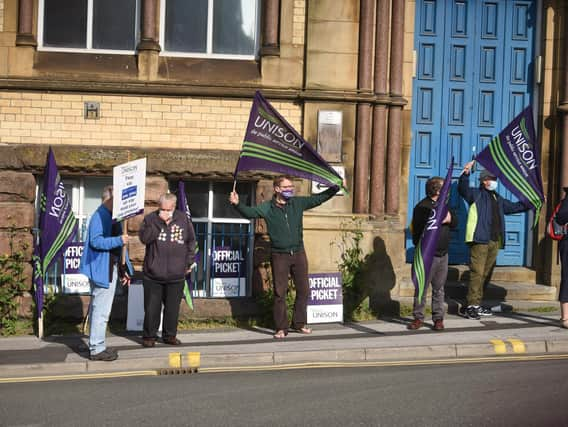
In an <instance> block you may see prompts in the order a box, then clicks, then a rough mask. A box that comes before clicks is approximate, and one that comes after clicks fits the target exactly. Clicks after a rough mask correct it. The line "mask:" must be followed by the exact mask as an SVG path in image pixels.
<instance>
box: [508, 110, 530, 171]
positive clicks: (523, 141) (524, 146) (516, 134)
mask: <svg viewBox="0 0 568 427" xmlns="http://www.w3.org/2000/svg"><path fill="white" fill-rule="evenodd" d="M524 123H525V121H524V120H522V121H521V124H520V126H516V127H515V128H513V130H512V132H511V135H512V136H513V143H514V144H515V146H516V147H517V149H518V150H519V153H520V155H521V159H522V160H523V163H524V164H525V166H526V167H527V168H529V170H533V169H535V168H536V159H535V155H534V151H533V147H532V145H531V144H530V143H529V142H528V141H527V137H526V135H525V132H523V130H522V129H521V127H524Z"/></svg>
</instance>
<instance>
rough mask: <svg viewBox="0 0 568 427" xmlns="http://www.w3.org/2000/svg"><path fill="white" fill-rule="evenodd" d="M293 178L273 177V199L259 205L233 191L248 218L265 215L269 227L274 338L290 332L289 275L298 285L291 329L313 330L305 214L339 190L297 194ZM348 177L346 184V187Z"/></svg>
mask: <svg viewBox="0 0 568 427" xmlns="http://www.w3.org/2000/svg"><path fill="white" fill-rule="evenodd" d="M292 179H293V178H292V177H290V176H287V175H281V176H278V177H276V178H275V179H274V182H273V186H274V196H273V197H272V200H269V201H266V202H263V203H261V204H260V205H258V206H256V207H250V206H245V205H243V204H240V203H239V195H238V194H237V193H236V192H235V191H233V192H232V193H231V194H230V197H229V201H230V202H231V204H232V205H233V206H235V208H236V209H237V210H238V211H239V212H240V214H241V215H243V216H244V217H245V218H263V219H264V220H265V221H266V225H267V227H268V235H269V236H270V242H271V252H272V277H273V281H274V283H273V286H274V309H273V310H274V324H275V326H276V333H275V334H274V338H277V339H281V338H284V337H285V336H286V335H288V313H287V308H286V293H287V291H288V275H290V276H291V277H292V280H293V281H294V284H295V286H296V301H295V302H294V314H293V318H292V329H294V330H296V331H297V332H299V333H302V334H310V333H312V330H311V329H310V328H308V327H307V326H306V322H307V309H306V307H307V303H308V288H309V285H308V260H307V257H306V252H305V251H304V240H303V222H302V220H303V215H304V211H305V210H308V209H311V208H314V207H316V206H319V205H321V204H322V203H323V202H325V201H326V200H329V199H330V198H332V197H333V196H334V195H335V193H337V192H338V191H339V187H331V188H329V189H327V190H326V191H324V192H323V193H320V194H316V195H313V196H309V197H294V183H293V182H292ZM345 185H346V184H345V180H344V182H343V186H344V187H345Z"/></svg>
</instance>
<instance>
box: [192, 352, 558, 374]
mask: <svg viewBox="0 0 568 427" xmlns="http://www.w3.org/2000/svg"><path fill="white" fill-rule="evenodd" d="M564 359H568V354H554V355H552V354H550V355H548V354H547V355H537V356H506V357H495V356H490V357H475V358H474V357H471V358H463V359H432V360H407V361H392V362H380V361H376V362H321V363H294V364H285V365H264V366H235V367H219V368H201V369H200V370H199V372H201V373H208V372H209V373H222V372H249V371H251V372H252V371H279V370H293V369H312V368H315V369H317V368H366V367H390V366H393V367H396V366H425V365H458V364H462V363H495V362H525V361H540V360H564Z"/></svg>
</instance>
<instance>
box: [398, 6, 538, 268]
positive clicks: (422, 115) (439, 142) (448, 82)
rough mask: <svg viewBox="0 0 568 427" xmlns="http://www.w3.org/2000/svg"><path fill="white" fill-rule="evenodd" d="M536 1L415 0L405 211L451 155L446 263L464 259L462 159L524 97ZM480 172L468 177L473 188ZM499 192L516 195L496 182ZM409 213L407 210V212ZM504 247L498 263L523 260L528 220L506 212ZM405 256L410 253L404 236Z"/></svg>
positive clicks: (493, 131)
mask: <svg viewBox="0 0 568 427" xmlns="http://www.w3.org/2000/svg"><path fill="white" fill-rule="evenodd" d="M535 3H536V1H532V0H523V1H517V0H499V1H464V0H446V1H430V0H417V2H416V20H415V22H416V25H417V28H416V30H415V49H416V51H417V72H416V78H415V80H414V87H413V100H414V101H413V110H412V150H411V155H410V166H411V167H410V177H409V191H408V193H409V200H408V208H409V212H412V209H413V207H414V206H415V204H416V203H418V201H420V199H422V198H423V197H424V193H425V190H424V185H425V182H426V180H427V179H428V178H429V177H431V176H435V175H439V176H445V174H446V171H447V168H448V166H449V162H450V159H451V158H452V157H453V158H454V169H455V171H454V177H453V181H455V182H453V184H452V190H451V196H450V207H451V209H452V210H453V211H454V212H456V214H457V216H458V221H459V224H460V225H459V227H458V229H457V230H454V231H453V232H452V241H451V243H450V262H451V263H454V264H461V263H467V262H468V261H469V250H468V247H467V245H465V244H464V243H463V242H464V235H465V223H466V220H467V211H468V206H467V204H466V203H465V202H464V201H463V200H462V199H461V198H460V197H459V195H458V194H457V179H458V178H459V173H460V172H461V169H462V167H463V165H464V164H465V163H466V162H468V161H469V160H471V158H472V157H473V156H475V155H477V153H479V152H480V151H481V150H482V149H483V148H485V147H486V146H487V144H489V142H490V141H491V139H492V138H493V137H494V136H495V135H496V134H498V133H499V131H500V130H501V129H502V128H503V127H504V126H506V124H507V123H508V122H509V121H510V120H511V119H512V118H513V117H514V116H515V115H517V114H518V113H519V112H520V111H521V110H522V109H523V108H525V107H526V106H527V105H529V103H530V92H531V85H532V80H533V76H532V71H531V70H532V69H533V66H532V65H533V64H532V61H533V58H534V37H535V34H534V20H535V18H536V5H535ZM478 183H479V181H478V172H476V173H475V174H474V175H473V176H472V177H471V178H470V185H472V186H477V185H478ZM499 193H500V194H501V195H503V196H504V197H507V198H509V199H511V200H513V201H516V199H515V198H514V196H512V195H511V194H510V192H508V191H507V190H505V189H504V188H503V186H502V185H501V186H500V189H499ZM409 217H410V215H409ZM506 228H507V234H506V236H505V240H506V249H505V250H503V251H500V254H499V257H498V259H497V263H498V265H525V264H526V254H525V252H526V250H525V247H526V240H527V234H528V233H527V218H526V215H525V214H516V215H509V216H507V217H506ZM407 247H408V248H409V250H408V251H407V258H408V261H409V262H410V261H411V260H412V255H413V247H412V240H411V238H410V236H408V239H407Z"/></svg>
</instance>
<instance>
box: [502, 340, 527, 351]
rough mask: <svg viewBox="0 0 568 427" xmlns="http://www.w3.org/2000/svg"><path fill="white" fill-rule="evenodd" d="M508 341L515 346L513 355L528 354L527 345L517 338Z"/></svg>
mask: <svg viewBox="0 0 568 427" xmlns="http://www.w3.org/2000/svg"><path fill="white" fill-rule="evenodd" d="M507 341H509V342H510V343H511V345H512V346H513V353H526V352H527V348H526V346H525V343H524V342H522V341H521V340H519V339H517V338H509V339H508V340H507Z"/></svg>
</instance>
